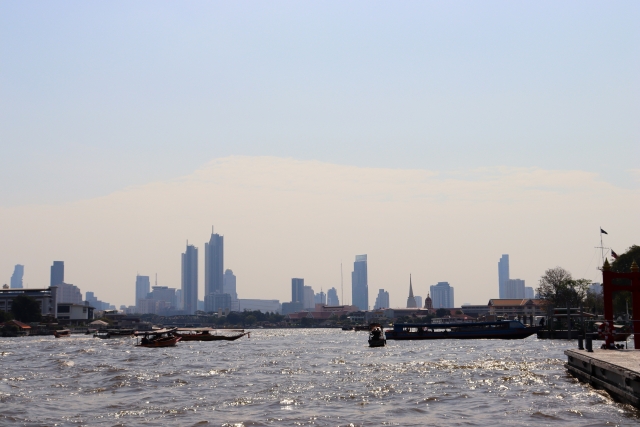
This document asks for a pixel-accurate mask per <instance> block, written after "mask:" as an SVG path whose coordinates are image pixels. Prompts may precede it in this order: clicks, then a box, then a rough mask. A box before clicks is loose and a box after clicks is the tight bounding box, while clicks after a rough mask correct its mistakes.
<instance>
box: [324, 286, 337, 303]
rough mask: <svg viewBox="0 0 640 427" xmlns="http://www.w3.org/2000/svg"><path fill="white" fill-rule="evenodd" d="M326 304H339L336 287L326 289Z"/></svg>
mask: <svg viewBox="0 0 640 427" xmlns="http://www.w3.org/2000/svg"><path fill="white" fill-rule="evenodd" d="M327 305H340V299H339V298H338V290H337V289H336V288H331V289H329V290H328V291H327Z"/></svg>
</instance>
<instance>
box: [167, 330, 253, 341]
mask: <svg viewBox="0 0 640 427" xmlns="http://www.w3.org/2000/svg"><path fill="white" fill-rule="evenodd" d="M222 331H224V332H223V333H221V332H222ZM222 331H221V330H219V329H213V328H178V330H177V332H176V335H177V336H179V337H180V338H182V341H235V340H237V339H238V338H242V337H243V336H245V335H247V336H249V334H250V333H249V332H245V331H244V329H225V330H222ZM228 332H230V333H231V334H227V333H228Z"/></svg>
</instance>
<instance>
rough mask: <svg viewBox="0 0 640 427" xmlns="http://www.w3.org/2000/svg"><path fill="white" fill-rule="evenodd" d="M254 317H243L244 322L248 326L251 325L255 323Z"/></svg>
mask: <svg viewBox="0 0 640 427" xmlns="http://www.w3.org/2000/svg"><path fill="white" fill-rule="evenodd" d="M256 320H257V319H256V316H254V315H253V314H250V315H248V316H247V317H245V319H244V321H245V322H246V323H247V324H248V325H253V324H254V323H256Z"/></svg>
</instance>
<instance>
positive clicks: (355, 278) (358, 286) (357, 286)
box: [351, 255, 369, 310]
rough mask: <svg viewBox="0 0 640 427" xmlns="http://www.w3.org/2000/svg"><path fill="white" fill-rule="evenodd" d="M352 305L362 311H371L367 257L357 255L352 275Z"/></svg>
mask: <svg viewBox="0 0 640 427" xmlns="http://www.w3.org/2000/svg"><path fill="white" fill-rule="evenodd" d="M351 304H353V305H355V306H356V307H358V309H360V310H368V309H369V283H368V278H367V255H356V261H355V262H354V263H353V272H352V273H351Z"/></svg>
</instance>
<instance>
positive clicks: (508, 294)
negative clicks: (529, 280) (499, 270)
mask: <svg viewBox="0 0 640 427" xmlns="http://www.w3.org/2000/svg"><path fill="white" fill-rule="evenodd" d="M504 297H505V298H508V299H522V298H525V295H524V280H521V279H509V280H507V281H506V283H505V285H504Z"/></svg>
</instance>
